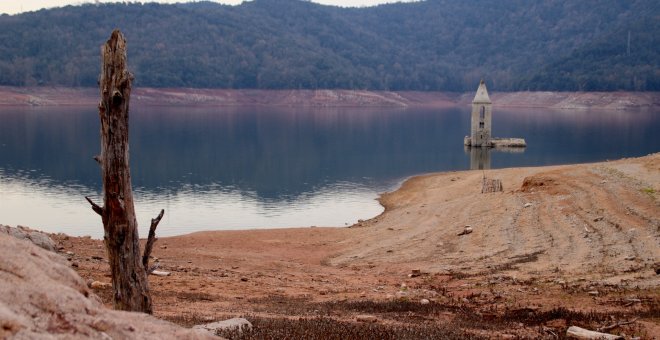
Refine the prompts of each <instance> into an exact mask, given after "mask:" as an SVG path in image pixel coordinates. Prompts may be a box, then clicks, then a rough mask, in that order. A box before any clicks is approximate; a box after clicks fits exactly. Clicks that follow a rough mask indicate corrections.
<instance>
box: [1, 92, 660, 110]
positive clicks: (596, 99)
mask: <svg viewBox="0 0 660 340" xmlns="http://www.w3.org/2000/svg"><path fill="white" fill-rule="evenodd" d="M473 96H474V93H472V92H467V93H456V92H422V91H403V92H392V91H361V90H248V89H246V90H226V89H190V88H158V89H157V88H135V89H134V90H133V93H132V96H131V100H132V104H133V105H167V106H220V107H223V106H224V107H238V106H271V107H304V108H310V107H313V108H352V107H372V108H379V107H393V108H396V107H399V108H407V107H427V108H442V107H452V106H457V105H458V106H462V105H468V104H469V103H470V102H471V100H472V97H473ZM491 98H492V100H493V102H494V106H495V107H510V108H551V109H560V110H564V109H568V110H573V109H607V110H627V109H648V108H660V92H493V93H492V94H491ZM98 99H99V94H98V89H96V88H65V87H9V86H0V107H2V106H19V107H21V106H22V107H30V106H81V105H82V106H96V105H97V103H98Z"/></svg>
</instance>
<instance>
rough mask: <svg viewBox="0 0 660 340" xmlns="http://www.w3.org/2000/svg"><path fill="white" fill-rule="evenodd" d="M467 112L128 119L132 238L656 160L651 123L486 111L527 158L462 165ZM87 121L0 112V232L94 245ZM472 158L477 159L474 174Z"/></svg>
mask: <svg viewBox="0 0 660 340" xmlns="http://www.w3.org/2000/svg"><path fill="white" fill-rule="evenodd" d="M469 110H470V108H469V107H467V106H466V107H457V108H451V109H442V110H419V109H405V110H404V109H377V110H374V109H370V110H363V109H331V110H316V109H268V108H254V109H231V108H174V109H173V108H161V107H134V108H132V111H131V127H130V128H131V136H130V144H131V145H130V146H131V149H130V152H131V155H130V156H131V174H132V180H133V187H134V194H135V199H136V210H137V214H138V222H139V224H140V234H141V235H143V236H145V235H146V229H147V227H148V223H149V220H150V219H151V218H153V217H154V216H155V215H156V214H157V213H158V211H159V210H160V208H164V209H165V210H166V213H165V218H164V219H163V221H162V222H161V225H160V226H159V227H158V230H159V232H158V234H159V235H161V236H167V235H177V234H185V233H189V232H193V231H199V230H222V229H225V230H226V229H250V228H266V227H271V228H273V227H300V226H312V225H315V226H343V225H346V224H352V223H354V222H356V221H357V220H358V219H366V218H371V217H373V216H375V215H377V214H379V213H380V212H381V211H382V207H381V206H380V205H379V204H378V202H377V201H376V198H377V197H378V194H379V193H382V192H384V191H389V190H392V189H394V188H396V186H397V185H399V184H400V183H401V181H402V180H403V179H405V178H406V177H409V176H412V175H415V174H420V173H426V172H434V171H446V170H463V169H469V168H470V167H471V166H472V167H475V168H479V167H482V168H488V167H491V168H502V167H511V166H537V165H547V164H564V163H578V162H590V161H600V160H605V159H617V158H622V157H630V156H641V155H646V154H649V153H652V152H657V151H660V137H658V135H657V134H658V131H660V112H657V111H633V112H630V111H627V112H624V111H550V110H544V109H525V110H511V109H504V108H497V107H495V108H494V113H493V130H494V135H495V136H499V137H524V138H525V139H526V140H527V143H528V147H527V148H526V149H525V150H524V152H497V151H495V152H490V153H489V154H488V155H479V157H476V158H475V157H472V158H473V161H472V163H473V164H471V155H470V154H469V152H466V151H465V150H464V148H463V136H464V135H466V134H467V133H468V128H469ZM99 148H100V147H99V122H98V115H97V112H96V110H95V109H94V108H0V223H2V224H9V225H19V224H20V225H27V226H31V227H34V228H39V229H42V230H46V231H50V232H65V233H68V234H70V235H92V236H93V237H97V238H100V237H102V234H103V227H102V224H101V220H100V218H99V217H98V216H97V215H96V214H95V213H93V212H92V210H91V209H90V208H89V205H88V204H87V202H86V201H85V199H84V196H92V197H93V198H95V200H96V201H97V202H99V203H102V202H101V197H100V195H101V192H100V191H101V178H100V170H99V167H98V166H97V165H96V163H95V161H93V160H92V157H93V156H94V155H96V154H98V153H99ZM474 159H480V160H481V164H477V163H475V161H474Z"/></svg>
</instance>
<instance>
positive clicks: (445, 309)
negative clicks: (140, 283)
mask: <svg viewBox="0 0 660 340" xmlns="http://www.w3.org/2000/svg"><path fill="white" fill-rule="evenodd" d="M484 175H485V176H487V177H489V178H499V179H501V180H502V182H503V185H504V190H505V191H504V192H501V193H490V194H481V193H480V183H481V180H482V176H484ZM658 192H660V154H654V155H650V156H647V157H642V158H636V159H624V160H620V161H615V162H606V163H595V164H583V165H570V166H555V167H540V168H519V169H501V170H488V171H486V172H482V171H465V172H451V173H439V174H431V175H425V176H420V177H415V178H412V179H410V180H408V181H407V182H406V183H404V184H403V186H402V187H401V188H400V189H399V190H397V191H395V192H393V193H388V194H385V195H383V197H382V198H381V202H382V203H383V205H384V206H385V207H386V211H385V212H384V213H383V214H382V215H380V216H378V217H376V218H374V219H371V220H369V221H365V222H362V223H359V224H357V225H354V226H352V227H350V228H299V229H273V230H250V231H219V232H202V233H194V234H190V235H184V236H177V237H168V238H161V239H160V240H159V241H158V242H157V243H156V246H155V250H154V253H153V255H154V256H155V257H156V258H158V261H159V262H160V264H161V267H160V269H161V270H166V271H169V272H171V273H172V275H171V276H168V277H156V276H150V282H151V287H152V290H153V294H154V301H155V304H156V306H155V309H156V316H158V317H162V318H165V319H168V320H172V321H174V322H177V323H180V324H183V325H192V324H195V323H204V322H209V321H213V320H218V319H222V318H229V317H235V316H248V317H249V318H252V319H253V320H256V322H258V321H259V320H264V319H268V318H280V319H281V320H291V318H296V319H294V321H287V322H295V320H297V318H303V319H305V320H307V319H309V318H315V317H323V318H329V319H331V320H335V321H338V322H345V323H348V324H355V323H357V322H356V321H355V320H356V317H357V315H360V314H370V315H374V316H376V318H377V321H376V323H375V324H374V326H369V327H376V328H374V329H377V327H386V326H388V325H389V326H392V325H406V326H407V327H419V326H424V327H437V328H438V329H450V330H451V329H456V330H457V331H461V332H467V333H466V334H470V335H473V336H485V337H501V338H506V337H516V336H519V337H529V338H549V339H550V338H555V336H559V337H563V336H564V335H565V332H566V328H567V327H569V326H571V325H578V326H582V327H585V328H589V329H597V328H600V327H608V326H613V327H610V328H609V329H608V332H610V333H615V334H621V333H625V334H626V335H627V336H628V337H630V336H632V335H635V336H641V337H642V338H644V339H652V338H654V337H655V338H657V337H660V327H659V326H658V325H659V323H660V275H658V274H656V269H657V268H658V266H659V265H660V201H659V199H658ZM465 225H470V226H472V228H473V232H472V233H470V234H467V235H463V236H458V233H459V232H460V231H462V230H463V228H464V226H465ZM56 239H57V242H59V244H60V246H61V251H63V252H65V251H72V252H74V253H75V256H73V258H72V262H75V265H77V267H76V268H77V270H78V272H79V273H80V275H81V276H82V277H83V278H84V279H88V280H99V281H103V282H110V278H109V276H108V275H109V274H108V265H107V262H106V260H105V256H106V255H105V252H104V249H103V246H102V242H101V241H98V240H92V239H88V238H74V237H67V236H63V235H59V236H56ZM413 270H419V271H420V273H419V275H412V276H413V277H410V275H409V274H411V273H413ZM415 273H417V272H415ZM97 293H98V294H99V295H100V296H101V297H102V299H103V300H104V301H105V302H106V303H108V302H109V301H110V300H109V299H110V296H109V294H110V289H107V288H106V289H99V290H97ZM422 299H427V300H429V301H428V304H422V302H421V301H422ZM628 321H633V322H632V323H630V324H627V325H621V326H616V325H617V324H618V323H623V322H628ZM357 324H359V323H357ZM458 337H460V336H458Z"/></svg>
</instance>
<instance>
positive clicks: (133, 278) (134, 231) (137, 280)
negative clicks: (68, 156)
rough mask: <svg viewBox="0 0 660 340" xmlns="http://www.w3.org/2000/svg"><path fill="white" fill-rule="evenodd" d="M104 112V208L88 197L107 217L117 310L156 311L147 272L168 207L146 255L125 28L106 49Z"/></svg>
mask: <svg viewBox="0 0 660 340" xmlns="http://www.w3.org/2000/svg"><path fill="white" fill-rule="evenodd" d="M101 58H102V67H101V76H100V80H99V90H100V93H101V102H100V103H99V116H100V119H101V155H100V156H97V157H95V159H96V160H97V162H99V164H100V165H101V169H102V170H101V173H102V179H103V207H100V206H98V205H97V204H95V203H94V202H92V200H91V199H89V198H87V200H88V201H89V203H90V204H91V205H92V209H93V210H94V211H95V212H96V213H98V214H99V215H101V219H102V220H103V229H104V231H105V233H104V237H103V239H104V243H105V248H106V251H107V253H108V260H109V263H110V271H111V274H112V288H113V293H114V306H115V309H119V310H127V311H138V312H145V313H152V312H153V307H152V303H151V294H150V293H149V283H148V281H147V270H146V268H147V267H148V258H149V253H150V252H151V246H152V245H153V242H154V241H155V240H156V238H155V229H156V226H157V225H158V222H160V218H162V214H163V211H161V213H160V215H159V216H158V217H157V218H156V219H153V220H152V221H151V222H152V223H151V230H150V233H149V234H150V235H149V240H148V241H147V244H148V245H149V246H147V247H146V249H145V253H144V254H143V255H142V256H141V255H140V243H139V241H140V239H139V236H138V224H137V220H136V217H135V207H134V204H133V192H132V189H131V174H130V168H129V162H128V159H129V157H128V109H129V101H130V95H131V82H132V80H133V75H132V74H131V73H130V72H129V71H128V69H127V67H126V40H125V39H124V36H123V35H122V34H121V32H120V31H119V30H115V31H113V32H112V35H111V36H110V39H108V41H107V42H106V43H105V45H103V46H102V47H101Z"/></svg>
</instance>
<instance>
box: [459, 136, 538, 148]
mask: <svg viewBox="0 0 660 340" xmlns="http://www.w3.org/2000/svg"><path fill="white" fill-rule="evenodd" d="M463 144H465V145H466V146H472V138H471V137H470V136H465V138H464V139H463ZM483 146H484V147H489V148H498V147H506V148H524V147H526V146H527V142H525V139H524V138H491V139H490V141H489V143H488V144H486V145H483Z"/></svg>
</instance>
